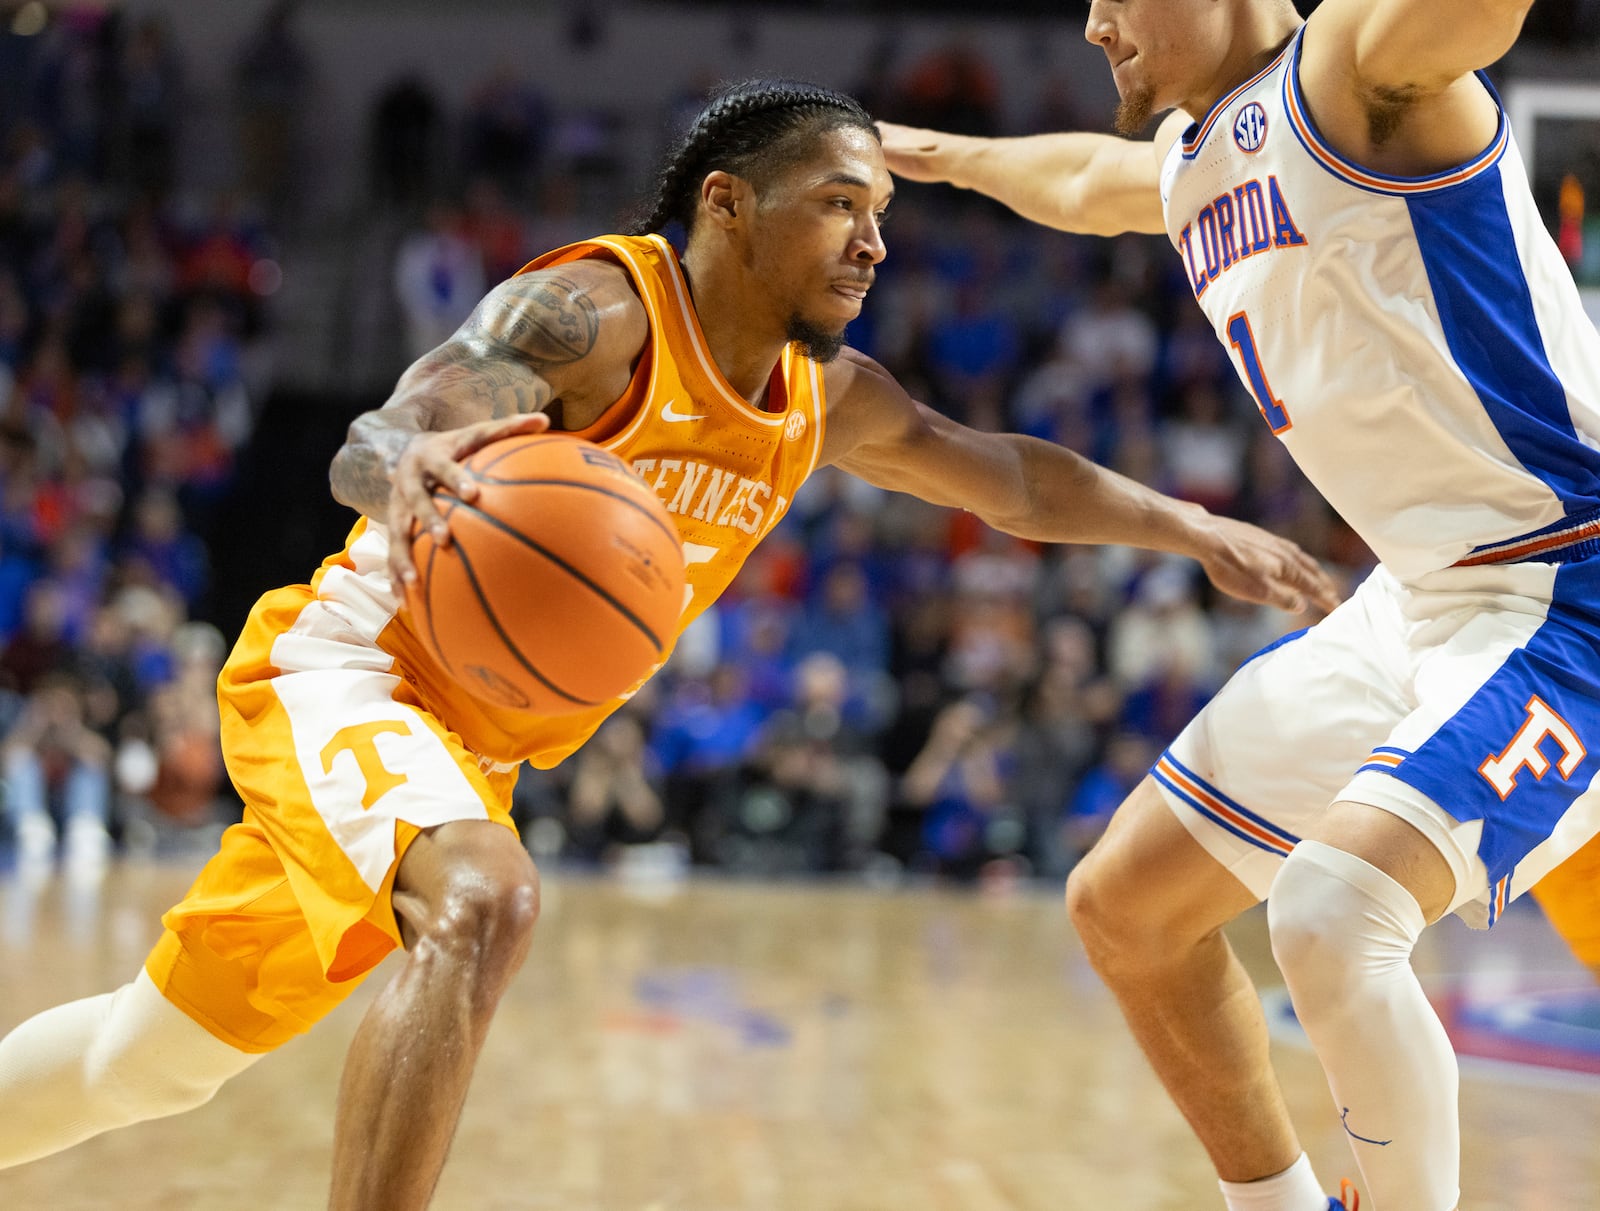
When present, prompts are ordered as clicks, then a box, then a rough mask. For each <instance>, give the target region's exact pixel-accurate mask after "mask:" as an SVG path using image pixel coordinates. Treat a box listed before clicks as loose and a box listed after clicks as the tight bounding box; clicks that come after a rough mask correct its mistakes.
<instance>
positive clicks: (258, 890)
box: [145, 590, 517, 1052]
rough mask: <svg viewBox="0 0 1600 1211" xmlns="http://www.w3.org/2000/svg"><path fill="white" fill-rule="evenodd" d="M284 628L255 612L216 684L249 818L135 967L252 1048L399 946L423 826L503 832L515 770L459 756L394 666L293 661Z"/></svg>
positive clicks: (229, 756) (276, 617) (334, 999)
mask: <svg viewBox="0 0 1600 1211" xmlns="http://www.w3.org/2000/svg"><path fill="white" fill-rule="evenodd" d="M284 592H286V591H283V590H280V593H284ZM272 596H277V595H272ZM307 597H309V593H307ZM285 604H292V603H285ZM302 604H303V601H302ZM283 633H284V626H283V617H282V616H281V614H279V613H278V612H277V611H275V610H273V609H261V608H259V607H258V609H257V610H256V611H255V612H254V613H252V615H251V618H250V620H249V622H248V623H247V624H246V627H245V631H244V634H243V635H242V636H241V638H240V640H239V644H238V646H237V647H236V648H235V649H234V652H233V655H232V656H231V657H230V658H229V660H228V663H227V665H226V666H225V667H224V669H223V671H222V676H221V677H220V678H219V679H218V685H217V693H218V702H219V704H220V706H221V711H222V749H223V756H224V758H225V759H226V761H227V765H228V773H229V776H230V777H231V778H232V779H233V784H234V787H235V788H236V789H237V790H238V792H239V795H240V797H241V798H242V799H243V801H244V805H245V812H244V819H243V821H242V822H241V823H239V824H236V825H234V826H233V827H232V828H230V829H229V830H228V831H227V832H226V833H225V834H224V835H223V839H222V847H221V850H220V851H219V852H218V853H217V855H216V856H215V857H214V858H212V859H211V861H210V862H209V863H207V865H206V867H205V869H204V870H203V871H201V872H200V877H199V878H198V879H196V880H195V883H194V886H193V887H191V888H190V889H189V892H188V894H187V895H186V896H185V897H184V899H183V900H182V902H181V903H179V904H178V905H177V906H176V907H174V908H173V909H172V910H171V911H170V912H168V913H167V914H166V915H165V916H164V917H163V918H162V923H163V924H164V925H165V926H166V933H165V934H164V935H163V936H162V938H161V940H160V941H159V942H158V943H157V944H156V947H155V949H154V950H153V951H152V952H151V954H150V957H149V958H148V959H147V960H146V962H145V970H146V971H147V972H149V974H150V978H151V979H152V980H154V981H155V984H156V987H158V988H160V989H161V990H162V991H163V992H164V993H165V994H166V996H167V997H168V999H169V1000H171V1001H172V1002H173V1003H174V1004H176V1005H177V1006H178V1007H179V1008H181V1009H183V1010H184V1012H186V1013H187V1014H188V1015H189V1016H190V1017H192V1018H193V1019H194V1020H195V1021H197V1022H199V1023H200V1024H201V1025H202V1026H204V1027H205V1028H206V1029H207V1030H209V1031H210V1032H211V1033H212V1034H214V1035H216V1036H217V1037H218V1038H220V1039H222V1040H223V1041H225V1042H228V1043H231V1044H233V1045H234V1046H235V1047H239V1048H241V1049H243V1050H245V1051H250V1052H263V1051H270V1050H272V1049H273V1048H274V1047H277V1046H280V1045H281V1044H283V1043H284V1042H286V1041H288V1040H289V1039H290V1038H292V1037H293V1036H294V1035H296V1034H301V1033H304V1032H305V1031H306V1030H308V1029H310V1027H311V1026H312V1025H313V1024H314V1023H316V1022H317V1021H318V1020H319V1019H321V1018H322V1017H323V1016H325V1015H326V1014H327V1013H328V1012H329V1011H330V1010H332V1009H333V1008H334V1007H335V1006H336V1005H338V1004H339V1002H341V1001H342V1000H343V999H344V998H345V997H346V996H348V995H349V994H350V992H351V991H353V990H354V988H355V987H356V985H357V984H359V983H360V981H361V978H362V977H364V976H365V975H366V974H367V973H368V972H369V971H371V970H372V969H373V968H374V967H376V966H377V965H378V963H379V962H380V961H381V960H382V959H383V958H384V956H386V955H387V954H388V953H389V952H390V951H391V950H393V949H395V948H396V947H397V946H399V945H400V944H401V943H400V931H399V926H398V924H397V923H396V921H395V916H394V909H393V906H392V904H391V902H390V893H391V892H392V890H393V887H394V877H395V871H396V869H397V868H398V866H399V864H400V859H401V857H403V856H404V854H405V851H406V847H407V846H408V845H409V844H410V843H411V842H412V840H414V839H415V838H416V837H417V836H418V835H419V834H420V833H421V832H422V831H423V830H425V829H428V828H432V827H435V826H437V825H440V824H446V823H450V822H452V821H455V820H492V821H494V822H496V823H499V824H503V825H504V826H506V827H507V828H511V827H513V825H512V823H511V814H510V807H511V790H512V787H513V786H514V785H515V782H516V772H517V771H516V767H514V766H512V767H506V766H492V765H489V764H488V763H485V762H483V761H482V760H481V759H480V758H479V757H477V756H476V755H475V754H474V753H472V752H471V751H469V750H468V749H467V748H466V747H465V746H464V745H463V744H462V743H461V740H460V737H458V736H456V735H455V734H454V733H453V732H451V731H449V730H448V729H447V728H446V727H445V726H444V724H442V723H441V722H440V721H439V720H438V719H437V718H436V717H435V716H434V715H433V714H432V712H430V711H429V710H428V708H427V707H426V706H425V705H424V704H423V702H422V701H421V699H420V698H419V697H418V696H417V695H416V693H415V692H414V691H413V690H412V688H411V686H410V685H409V684H408V683H407V682H406V681H404V680H402V679H401V678H400V677H398V676H396V675H395V674H394V673H393V672H391V671H390V670H391V668H392V667H393V662H392V660H391V659H390V658H388V657H387V656H385V655H384V654H383V653H381V652H377V651H376V650H375V649H373V648H372V647H371V646H370V645H366V644H361V643H350V644H348V645H345V644H343V643H341V642H339V641H338V640H337V639H329V640H328V641H326V642H324V643H320V644H319V646H318V648H317V650H316V652H315V656H316V659H315V660H314V661H305V662H300V667H295V665H296V663H297V662H296V660H295V659H294V656H295V649H294V648H293V646H292V645H289V646H284V645H278V646H276V647H275V646H274V643H275V640H276V639H278V638H280V637H281V636H282V635H283ZM346 646H348V649H349V650H348V652H347V653H344V658H341V653H340V651H339V649H340V648H342V647H346ZM274 660H276V661H277V664H274V663H273V662H274ZM307 665H310V666H312V667H306V666H307ZM282 666H287V667H282Z"/></svg>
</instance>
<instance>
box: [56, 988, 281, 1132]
mask: <svg viewBox="0 0 1600 1211" xmlns="http://www.w3.org/2000/svg"><path fill="white" fill-rule="evenodd" d="M259 1058H260V1057H259V1056H255V1055H251V1054H247V1053H245V1052H242V1051H239V1050H237V1049H236V1048H233V1047H230V1046H228V1045H227V1044H225V1043H222V1042H221V1041H220V1040H218V1039H216V1038H214V1037H212V1036H211V1035H210V1034H209V1033H208V1032H207V1031H206V1030H205V1029H204V1027H202V1026H200V1025H198V1024H197V1023H195V1022H194V1021H193V1020H191V1019H190V1018H188V1017H187V1016H186V1015H185V1014H183V1013H182V1011H180V1010H178V1009H177V1008H176V1007H174V1006H172V1005H171V1004H170V1003H168V1002H167V1001H165V999H164V998H162V997H161V996H160V994H159V993H158V992H156V991H155V989H154V988H153V987H151V986H148V985H146V984H144V983H143V982H142V981H139V982H135V983H134V984H129V985H125V986H123V987H122V988H120V989H118V990H117V992H116V993H115V994H113V995H112V998H111V1004H110V1009H109V1012H108V1013H107V1015H106V1018H105V1020H104V1021H103V1023H102V1024H101V1026H100V1028H99V1029H98V1031H97V1033H96V1036H95V1038H94V1040H93V1042H92V1043H91V1045H90V1046H89V1048H88V1049H87V1050H86V1051H85V1053H84V1057H83V1066H84V1075H85V1080H86V1088H87V1089H89V1090H90V1091H92V1092H93V1095H94V1096H95V1098H96V1100H98V1101H99V1102H100V1103H101V1104H102V1112H103V1113H106V1114H107V1115H109V1116H110V1117H111V1118H114V1119H116V1120H119V1121H121V1122H124V1123H136V1122H143V1121H144V1120H146V1119H153V1118H164V1117H166V1116H167V1115H172V1114H181V1113H183V1112H184V1111H186V1110H193V1109H195V1108H196V1107H198V1106H203V1105H204V1104H205V1103H207V1102H209V1101H210V1100H211V1099H212V1098H213V1097H215V1096H216V1094H217V1091H218V1090H219V1089H221V1088H222V1086H223V1085H225V1084H226V1083H227V1082H228V1081H229V1079H231V1078H232V1077H234V1076H237V1075H238V1074H239V1073H240V1072H242V1071H244V1070H245V1069H246V1068H248V1067H249V1066H250V1065H251V1064H253V1063H254V1062H255V1061H256V1060H257V1059H259Z"/></svg>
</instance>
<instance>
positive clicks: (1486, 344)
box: [1161, 29, 1600, 581]
mask: <svg viewBox="0 0 1600 1211" xmlns="http://www.w3.org/2000/svg"><path fill="white" fill-rule="evenodd" d="M1303 36H1304V29H1302V31H1301V33H1300V34H1298V35H1296V37H1295V38H1294V40H1293V41H1292V42H1290V44H1289V45H1288V46H1287V47H1286V48H1285V50H1284V51H1283V53H1282V54H1281V55H1279V56H1278V58H1277V59H1276V60H1275V61H1274V62H1273V63H1272V64H1270V65H1269V66H1268V67H1266V68H1265V69H1264V70H1263V71H1261V72H1260V74H1258V75H1257V76H1255V77H1254V78H1253V79H1251V80H1249V81H1247V82H1245V83H1244V84H1242V85H1240V86H1239V87H1238V88H1236V89H1234V90H1233V91H1232V92H1231V93H1229V94H1228V95H1227V96H1225V97H1224V98H1223V99H1222V100H1221V101H1219V102H1218V103H1217V104H1216V106H1215V107H1214V108H1213V109H1212V110H1211V112H1210V113H1208V114H1206V115H1205V116H1204V117H1203V118H1202V119H1201V120H1200V121H1198V122H1196V123H1195V124H1194V125H1192V126H1191V127H1190V128H1189V129H1188V131H1186V132H1185V134H1184V135H1183V137H1182V138H1181V139H1180V140H1179V141H1178V142H1177V143H1176V144H1175V145H1174V146H1173V148H1172V150H1171V151H1170V152H1169V153H1168V156H1167V159H1166V160H1165V162H1164V165H1163V170H1162V177H1161V193H1162V200H1163V204H1164V206H1165V212H1166V219H1167V229H1168V234H1169V236H1170V237H1171V240H1172V243H1173V245H1174V247H1176V249H1177V251H1178V254H1179V256H1180V257H1181V258H1182V260H1183V266H1184V270H1185V272H1186V273H1187V275H1188V278H1189V284H1190V288H1191V289H1192V290H1193V292H1194V294H1195V297H1196V298H1197V299H1198V301H1199V303H1200V306H1201V307H1202V308H1203V309H1204V311H1205V313H1206V316H1207V317H1208V318H1209V319H1210V321H1211V323H1212V325H1213V327H1214V328H1215V330H1216V333H1217V336H1218V337H1219V338H1220V339H1221V340H1222V342H1223V343H1224V345H1226V346H1227V347H1228V348H1229V351H1230V353H1231V354H1232V358H1233V362H1234V365H1235V368H1236V369H1237V370H1238V372H1239V375H1240V378H1241V379H1242V380H1243V382H1244V384H1245V386H1246V387H1247V388H1248V389H1249V390H1250V393H1251V394H1252V395H1253V396H1254V397H1255V401H1256V404H1257V406H1258V407H1259V408H1260V410H1261V413H1262V415H1263V416H1264V417H1265V418H1266V420H1267V423H1268V424H1269V425H1271V427H1272V429H1273V430H1274V432H1276V433H1277V435H1278V436H1279V437H1280V438H1281V439H1282V440H1283V442H1284V444H1285V446H1286V447H1287V448H1288V450H1289V451H1290V453H1291V454H1292V455H1293V457H1294V459H1295V461H1296V463H1298V464H1299V466H1300V467H1301V469H1302V470H1303V471H1304V472H1305V473H1306V475H1307V477H1308V478H1309V479H1310V480H1311V482H1312V483H1313V484H1315V485H1316V487H1317V488H1318V490H1320V491H1321V492H1322V494H1323V495H1324V496H1325V497H1326V498H1327V499H1328V501H1329V502H1330V503H1331V504H1332V505H1333V506H1334V507H1335V508H1336V509H1337V510H1338V511H1339V512H1340V514H1341V515H1342V516H1343V517H1344V518H1345V519H1346V520H1347V521H1348V522H1349V523H1350V525H1351V526H1352V527H1354V529H1355V530H1356V531H1357V532H1358V533H1359V534H1360V535H1361V537H1362V538H1363V539H1365V540H1366V542H1367V544H1368V545H1369V546H1370V547H1371V548H1372V549H1373V551H1374V552H1376V553H1377V555H1378V557H1379V558H1380V559H1381V560H1382V561H1383V563H1384V564H1385V565H1386V566H1388V567H1389V568H1390V570H1392V571H1393V572H1394V573H1395V574H1396V575H1397V576H1399V577H1400V578H1401V580H1403V581H1408V580H1412V579H1414V578H1416V577H1418V576H1421V575H1424V574H1426V573H1428V572H1432V571H1436V570H1438V569H1441V568H1447V567H1450V566H1452V565H1461V564H1468V565H1470V564H1477V563H1498V562H1507V561H1514V560H1519V559H1527V558H1534V557H1542V558H1548V557H1549V556H1548V555H1547V554H1546V552H1552V551H1555V550H1558V549H1559V550H1561V551H1562V556H1561V557H1562V558H1572V557H1574V556H1576V555H1580V554H1587V553H1590V552H1592V551H1593V550H1595V549H1597V548H1600V335H1597V334H1596V331H1595V329H1594V327H1593V326H1592V325H1591V324H1590V322H1589V321H1588V319H1587V318H1586V317H1585V315H1584V310H1583V306H1582V304H1581V302H1580V299H1579V296H1578V292H1577V288H1576V287H1575V285H1574V284H1573V281H1572V276H1571V274H1570V272H1569V271H1568V270H1567V267H1566V265H1565V264H1564V263H1563V261H1562V259H1561V256H1560V254H1559V252H1558V251H1557V249H1556V247H1555V244H1554V242H1553V241H1552V240H1551V239H1550V236H1549V234H1548V233H1547V231H1546V230H1545V227H1544V225H1543V223H1542V222H1541V220H1540V217H1539V214H1538V211H1537V208H1536V207H1535V204H1534V200H1533V197H1532V194H1531V192H1530V191H1529V187H1528V182H1527V178H1526V175H1525V173H1524V170H1523V166H1522V163H1521V161H1520V160H1519V158H1518V156H1517V153H1516V149H1515V147H1514V145H1513V143H1512V139H1511V132H1510V125H1509V123H1508V122H1507V120H1506V117H1505V114H1504V113H1503V112H1502V113H1501V114H1500V121H1499V128H1498V131H1497V133H1496V135H1495V137H1494V139H1493V141H1492V142H1491V143H1490V144H1489V146H1488V147H1487V148H1485V149H1484V150H1483V152H1482V153H1481V154H1479V155H1478V156H1476V157H1475V158H1474V159H1472V160H1470V161H1469V162H1467V163H1465V164H1462V165H1460V166H1458V167H1456V168H1453V169H1450V170H1449V171H1446V172H1440V173H1436V174H1434V175H1432V176H1427V177H1422V178H1401V177H1391V176H1385V175H1383V174H1380V173H1376V172H1373V171H1371V170H1370V169H1365V168H1361V167H1358V166H1357V165H1355V164H1352V163H1351V162H1350V161H1349V160H1347V159H1345V158H1344V157H1343V156H1341V155H1340V154H1339V153H1338V152H1337V151H1335V150H1334V149H1333V148H1332V147H1330V146H1329V145H1328V144H1327V142H1326V141H1325V140H1324V139H1323V138H1322V136H1321V135H1320V134H1319V133H1318V131H1317V129H1316V126H1315V123H1314V122H1313V121H1312V118H1311V116H1310V112H1309V110H1308V108H1307V105H1306V102H1305V99H1304V97H1303V96H1302V94H1301V91H1300V86H1299V80H1298V64H1299V60H1300V47H1301V38H1302V37H1303ZM1486 86H1487V85H1486ZM1496 104H1497V106H1498V100H1497V101H1496Z"/></svg>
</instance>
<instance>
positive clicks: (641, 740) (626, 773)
mask: <svg viewBox="0 0 1600 1211" xmlns="http://www.w3.org/2000/svg"><path fill="white" fill-rule="evenodd" d="M656 778H657V773H656V768H655V761H654V758H653V756H652V754H651V753H650V750H649V749H648V748H646V747H645V733H644V727H643V726H642V725H641V724H640V722H639V720H638V719H637V718H635V717H634V716H633V715H632V714H631V713H629V712H626V711H624V712H621V713H619V714H616V715H613V716H612V717H611V718H610V719H607V720H606V721H605V723H603V724H601V725H600V730H599V731H598V732H596V733H595V735H594V738H593V739H592V740H590V741H589V743H588V744H585V745H584V746H583V748H581V749H580V750H578V752H577V754H576V755H575V756H574V757H573V774H572V785H571V788H570V789H569V791H568V792H567V811H568V827H567V833H568V842H569V848H568V849H567V851H565V852H567V853H568V854H569V855H570V856H573V857H576V858H578V859H580V860H582V861H588V862H597V861H600V860H602V859H604V858H606V857H607V856H608V854H609V852H610V851H611V850H612V848H613V847H615V846H621V845H639V844H643V843H644V842H647V841H653V840H655V839H656V837H658V836H659V835H660V833H661V828H662V825H663V823H664V822H665V819H666V810H665V806H664V804H663V801H662V798H661V795H660V792H659V791H658V790H657V789H656V786H655V781H656Z"/></svg>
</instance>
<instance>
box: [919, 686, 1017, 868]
mask: <svg viewBox="0 0 1600 1211" xmlns="http://www.w3.org/2000/svg"><path fill="white" fill-rule="evenodd" d="M1013 772H1014V771H1013V753H1012V751H1011V747H1010V737H1009V735H1008V730H1007V728H1006V727H1005V726H1004V722H1003V720H1002V719H1000V718H998V717H997V715H996V712H995V708H994V706H993V704H992V703H991V702H990V701H989V700H988V699H986V698H984V697H981V696H969V697H966V698H963V699H961V700H960V701H958V702H954V703H952V704H951V705H950V706H948V707H946V708H945V709H944V710H943V711H942V712H941V713H940V714H939V717H938V718H937V719H936V720H935V721H934V724H933V732H932V734H931V735H929V737H928V742H927V744H926V745H924V746H923V749H922V752H920V753H918V754H917V758H916V760H915V761H913V762H912V763H911V768H909V769H908V770H906V772H905V776H904V777H903V778H902V779H901V781H900V795H901V798H902V799H903V800H904V801H905V802H906V803H907V804H909V805H911V806H913V807H918V808H921V809H922V813H923V823H922V845H923V854H924V857H925V858H926V859H927V860H928V861H929V862H931V864H932V867H933V869H934V870H936V871H938V872H939V873H941V874H948V875H952V876H954V877H957V878H972V877H975V876H976V875H977V874H978V873H979V872H980V871H981V870H982V868H983V867H984V866H985V864H987V863H989V862H990V861H992V860H994V859H996V858H1000V857H1005V856H1007V855H1010V854H1014V853H1016V852H1017V850H1019V849H1020V848H1021V843H1022V840H1023V835H1022V826H1021V822H1020V821H1019V820H1018V819H1017V818H1016V816H1015V809H1014V806H1013V803H1012V800H1011V796H1010V791H1009V785H1008V783H1009V779H1010V777H1011V775H1012V773H1013Z"/></svg>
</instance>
